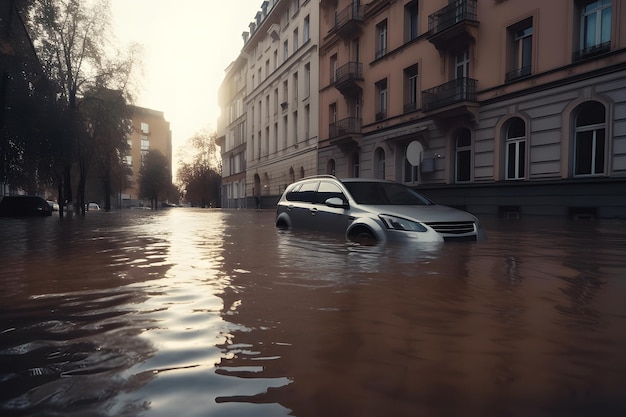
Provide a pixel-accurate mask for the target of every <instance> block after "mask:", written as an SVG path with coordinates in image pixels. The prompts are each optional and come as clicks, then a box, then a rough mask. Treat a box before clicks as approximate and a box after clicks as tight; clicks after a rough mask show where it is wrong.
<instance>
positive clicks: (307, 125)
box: [304, 104, 311, 141]
mask: <svg viewBox="0 0 626 417" xmlns="http://www.w3.org/2000/svg"><path fill="white" fill-rule="evenodd" d="M310 137H311V109H310V107H309V105H308V104H307V105H306V106H304V140H305V141H308V140H309V138H310Z"/></svg>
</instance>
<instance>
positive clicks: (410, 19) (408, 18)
mask: <svg viewBox="0 0 626 417" xmlns="http://www.w3.org/2000/svg"><path fill="white" fill-rule="evenodd" d="M404 28H405V29H404V33H405V35H404V41H405V42H409V41H412V40H413V39H415V38H417V36H418V33H417V0H413V1H410V2H409V3H407V5H406V6H404Z"/></svg>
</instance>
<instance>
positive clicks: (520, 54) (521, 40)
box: [505, 18, 533, 81]
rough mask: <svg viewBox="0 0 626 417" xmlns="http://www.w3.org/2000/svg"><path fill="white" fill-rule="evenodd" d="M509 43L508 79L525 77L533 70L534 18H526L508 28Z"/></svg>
mask: <svg viewBox="0 0 626 417" xmlns="http://www.w3.org/2000/svg"><path fill="white" fill-rule="evenodd" d="M508 32H509V34H508V36H509V39H510V41H509V42H510V44H509V54H510V58H509V70H508V72H507V73H506V77H505V79H506V81H511V80H514V79H516V78H520V77H525V76H527V75H530V74H531V72H532V54H533V20H532V18H529V19H526V20H524V21H523V22H520V23H519V24H517V25H514V26H511V27H510V28H509V30H508Z"/></svg>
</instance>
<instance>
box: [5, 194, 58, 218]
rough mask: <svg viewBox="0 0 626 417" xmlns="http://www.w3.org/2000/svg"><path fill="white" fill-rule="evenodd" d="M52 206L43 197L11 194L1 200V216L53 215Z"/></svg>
mask: <svg viewBox="0 0 626 417" xmlns="http://www.w3.org/2000/svg"><path fill="white" fill-rule="evenodd" d="M51 215H52V207H51V206H50V204H48V202H47V201H46V200H44V199H43V198H41V197H35V196H26V195H11V196H6V197H3V198H2V200H0V216H1V217H40V216H51Z"/></svg>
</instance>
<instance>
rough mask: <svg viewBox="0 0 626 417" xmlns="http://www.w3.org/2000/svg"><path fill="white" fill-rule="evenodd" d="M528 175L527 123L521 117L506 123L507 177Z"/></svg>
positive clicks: (508, 178) (517, 177)
mask: <svg viewBox="0 0 626 417" xmlns="http://www.w3.org/2000/svg"><path fill="white" fill-rule="evenodd" d="M525 177H526V123H524V121H523V120H522V119H520V118H519V117H515V118H513V119H511V120H509V121H508V123H507V125H506V179H507V180H519V179H523V178H525Z"/></svg>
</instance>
